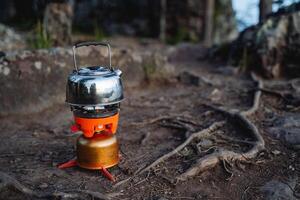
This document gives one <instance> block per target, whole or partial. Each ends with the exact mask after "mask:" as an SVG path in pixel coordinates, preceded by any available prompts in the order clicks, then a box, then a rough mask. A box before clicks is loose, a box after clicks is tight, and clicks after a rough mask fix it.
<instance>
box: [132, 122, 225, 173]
mask: <svg viewBox="0 0 300 200" xmlns="http://www.w3.org/2000/svg"><path fill="white" fill-rule="evenodd" d="M224 125H225V121H220V122H215V123H213V124H212V125H211V126H210V127H208V128H207V129H204V130H202V131H199V132H196V133H193V134H191V135H190V137H188V138H187V139H186V140H185V141H184V142H183V143H182V144H181V145H179V146H178V147H176V148H175V149H174V150H173V151H171V152H169V153H167V154H165V155H163V156H161V157H160V158H158V159H157V160H156V161H154V162H153V163H151V164H150V165H148V166H147V167H145V168H142V169H140V170H138V171H136V174H142V173H144V172H145V171H148V170H150V169H151V168H153V167H154V166H156V165H157V164H159V163H161V162H163V161H165V160H166V159H168V158H170V157H171V156H173V155H175V154H177V153H178V152H179V151H180V150H182V149H183V148H184V147H186V146H187V145H188V144H189V143H190V142H191V141H192V140H194V139H196V138H197V139H200V138H204V137H207V136H209V135H211V134H212V133H213V132H214V131H215V130H217V129H219V128H221V127H222V126H224Z"/></svg>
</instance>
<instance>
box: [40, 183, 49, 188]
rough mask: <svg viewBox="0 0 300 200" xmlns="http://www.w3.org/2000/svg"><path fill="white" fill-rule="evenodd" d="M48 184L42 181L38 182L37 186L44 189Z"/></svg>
mask: <svg viewBox="0 0 300 200" xmlns="http://www.w3.org/2000/svg"><path fill="white" fill-rule="evenodd" d="M48 186H49V185H48V184H47V183H42V184H40V185H39V188H40V189H45V188H47V187H48Z"/></svg>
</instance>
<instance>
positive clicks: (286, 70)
mask: <svg viewBox="0 0 300 200" xmlns="http://www.w3.org/2000/svg"><path fill="white" fill-rule="evenodd" d="M284 9H285V11H284V12H282V9H281V10H279V11H278V12H276V13H273V14H272V15H270V16H269V17H268V18H267V19H266V20H265V21H264V23H262V24H257V25H255V26H251V27H249V28H246V29H245V30H244V31H242V32H241V33H240V34H239V37H238V38H237V39H236V40H235V41H234V42H233V43H231V44H230V45H224V46H222V47H220V48H218V50H217V51H216V53H215V55H214V56H215V57H223V58H228V57H229V58H230V59H229V61H230V62H231V63H232V64H234V65H238V66H239V67H240V68H241V71H255V72H257V73H259V74H261V75H262V76H263V77H265V78H275V79H276V78H282V77H288V78H296V77H299V76H300V67H299V63H300V50H299V45H300V25H299V24H300V3H294V4H292V5H291V6H289V7H286V8H284ZM229 52H230V55H229ZM224 54H225V55H226V56H225V55H224Z"/></svg>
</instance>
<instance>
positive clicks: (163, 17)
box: [159, 0, 167, 41]
mask: <svg viewBox="0 0 300 200" xmlns="http://www.w3.org/2000/svg"><path fill="white" fill-rule="evenodd" d="M166 11H167V0H161V1H160V33H159V38H160V40H161V41H166Z"/></svg>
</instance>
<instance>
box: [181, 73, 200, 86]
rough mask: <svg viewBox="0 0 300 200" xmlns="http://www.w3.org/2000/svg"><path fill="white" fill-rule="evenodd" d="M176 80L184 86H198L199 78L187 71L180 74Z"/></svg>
mask: <svg viewBox="0 0 300 200" xmlns="http://www.w3.org/2000/svg"><path fill="white" fill-rule="evenodd" d="M177 78H178V80H179V81H180V82H181V83H183V84H185V85H194V86H199V85H200V77H199V76H197V75H194V74H192V73H190V72H187V71H184V72H182V73H180V74H179V75H178V77H177Z"/></svg>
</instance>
